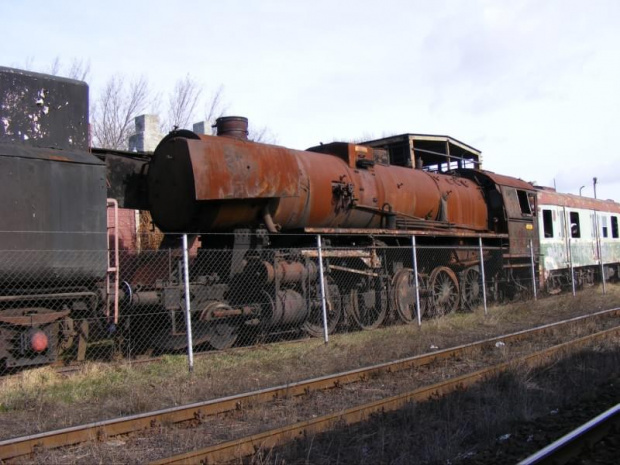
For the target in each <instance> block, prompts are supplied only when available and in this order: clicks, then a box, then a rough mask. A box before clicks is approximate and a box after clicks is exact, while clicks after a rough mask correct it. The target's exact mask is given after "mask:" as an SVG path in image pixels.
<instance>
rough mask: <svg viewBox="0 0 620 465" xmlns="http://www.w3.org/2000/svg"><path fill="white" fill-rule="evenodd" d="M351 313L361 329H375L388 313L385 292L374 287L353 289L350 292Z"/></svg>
mask: <svg viewBox="0 0 620 465" xmlns="http://www.w3.org/2000/svg"><path fill="white" fill-rule="evenodd" d="M350 298H351V305H350V313H351V316H352V317H353V320H354V321H355V323H356V324H357V326H359V327H360V328H361V329H375V328H377V327H378V326H380V325H381V323H383V321H384V320H385V317H386V315H387V299H386V296H385V295H384V293H382V292H378V291H376V290H374V289H371V290H367V291H365V292H360V291H358V290H357V289H353V290H352V291H351V294H350Z"/></svg>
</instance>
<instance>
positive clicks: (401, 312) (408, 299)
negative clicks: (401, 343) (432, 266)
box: [390, 268, 426, 324]
mask: <svg viewBox="0 0 620 465" xmlns="http://www.w3.org/2000/svg"><path fill="white" fill-rule="evenodd" d="M420 285H421V280H420V278H419V277H418V286H420ZM415 291H416V289H415V279H414V276H413V270H412V269H410V268H405V269H402V270H398V271H397V272H396V274H395V275H394V277H393V278H392V292H391V296H390V297H391V299H392V305H393V306H394V308H395V309H396V311H397V312H398V316H399V318H400V319H401V321H403V322H404V323H407V324H409V323H413V322H414V321H415V320H416V317H417V312H416V292H415ZM419 293H420V294H421V292H420V290H419ZM425 310H426V299H424V298H420V312H421V313H422V314H424V312H425Z"/></svg>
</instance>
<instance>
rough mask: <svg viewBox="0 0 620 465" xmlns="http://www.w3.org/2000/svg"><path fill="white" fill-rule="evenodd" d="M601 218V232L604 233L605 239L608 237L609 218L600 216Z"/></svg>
mask: <svg viewBox="0 0 620 465" xmlns="http://www.w3.org/2000/svg"><path fill="white" fill-rule="evenodd" d="M599 217H600V219H601V231H602V232H603V237H607V235H608V230H607V217H606V216H605V215H599Z"/></svg>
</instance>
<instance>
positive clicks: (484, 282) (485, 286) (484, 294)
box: [478, 237, 488, 316]
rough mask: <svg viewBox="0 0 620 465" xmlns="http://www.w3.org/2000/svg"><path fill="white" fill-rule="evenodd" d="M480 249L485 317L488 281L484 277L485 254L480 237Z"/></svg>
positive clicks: (485, 312)
mask: <svg viewBox="0 0 620 465" xmlns="http://www.w3.org/2000/svg"><path fill="white" fill-rule="evenodd" d="M478 248H479V249H480V276H481V277H482V302H483V305H484V316H486V315H487V312H488V310H487V280H486V277H485V275H484V254H483V253H482V237H478Z"/></svg>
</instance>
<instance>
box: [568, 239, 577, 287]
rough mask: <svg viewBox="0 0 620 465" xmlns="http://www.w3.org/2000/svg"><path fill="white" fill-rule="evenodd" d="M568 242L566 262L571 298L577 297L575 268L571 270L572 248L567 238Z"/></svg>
mask: <svg viewBox="0 0 620 465" xmlns="http://www.w3.org/2000/svg"><path fill="white" fill-rule="evenodd" d="M567 241H568V262H569V264H570V283H571V285H572V287H573V297H575V296H576V295H577V293H576V292H575V268H573V248H572V246H571V240H570V237H568V238H567Z"/></svg>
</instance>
